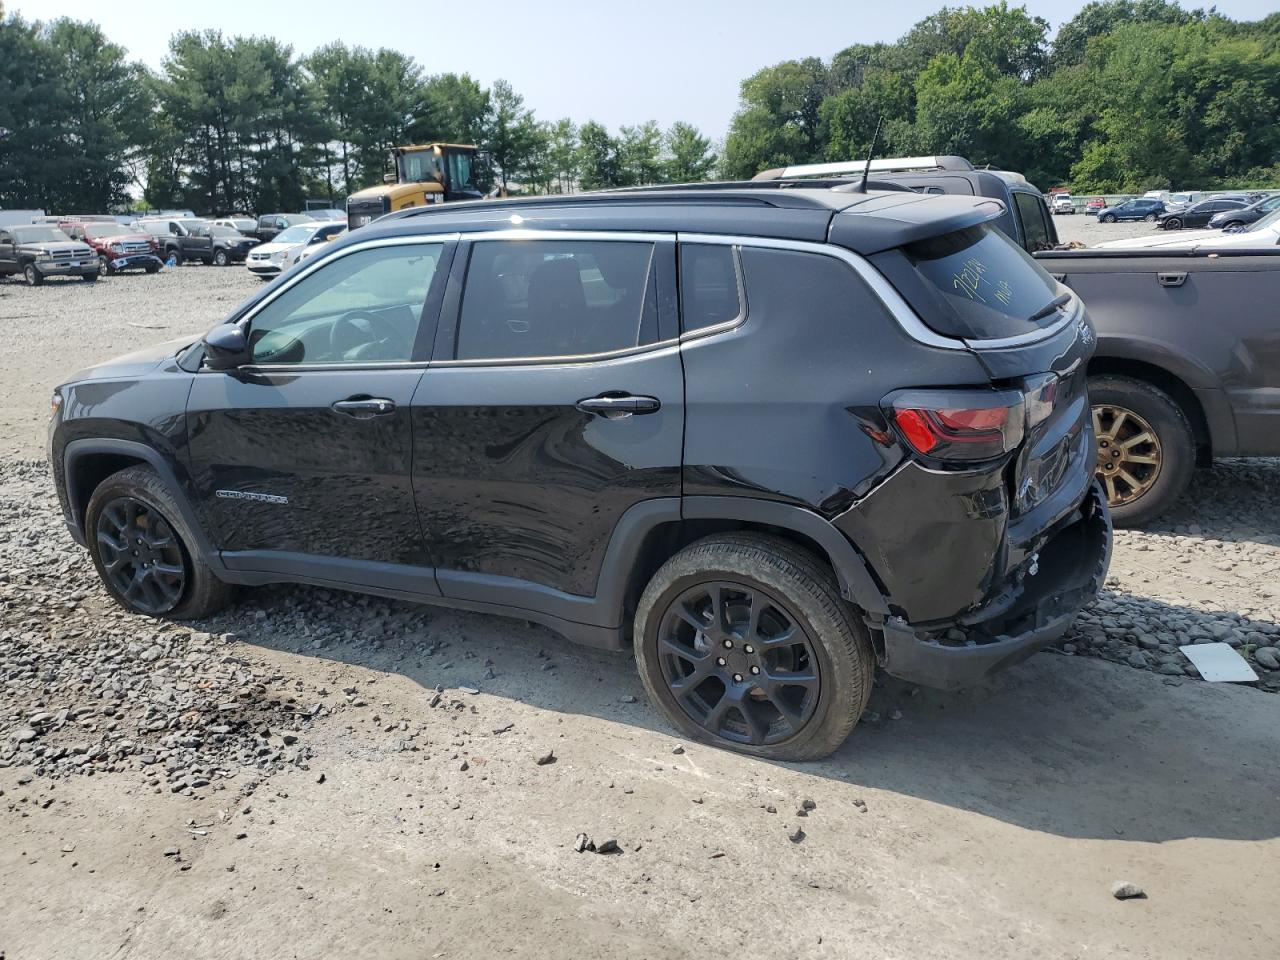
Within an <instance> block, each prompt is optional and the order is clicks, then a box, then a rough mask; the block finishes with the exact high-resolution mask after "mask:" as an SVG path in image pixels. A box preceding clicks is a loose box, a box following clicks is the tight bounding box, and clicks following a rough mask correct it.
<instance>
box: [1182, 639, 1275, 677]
mask: <svg viewBox="0 0 1280 960" xmlns="http://www.w3.org/2000/svg"><path fill="white" fill-rule="evenodd" d="M1178 649H1179V650H1181V651H1182V652H1183V653H1185V654H1186V655H1187V659H1188V660H1190V661H1191V662H1192V663H1193V664H1195V667H1196V669H1197V670H1199V671H1200V676H1202V677H1204V678H1205V679H1206V680H1215V681H1224V680H1225V681H1235V682H1241V681H1246V682H1247V681H1250V680H1257V679H1258V675H1257V674H1256V673H1254V672H1253V667H1251V666H1249V661H1248V660H1246V659H1245V658H1244V657H1242V656H1240V654H1238V653H1237V652H1236V651H1235V648H1234V647H1232V646H1231V644H1229V643H1192V644H1188V645H1187V646H1185V647H1179V648H1178Z"/></svg>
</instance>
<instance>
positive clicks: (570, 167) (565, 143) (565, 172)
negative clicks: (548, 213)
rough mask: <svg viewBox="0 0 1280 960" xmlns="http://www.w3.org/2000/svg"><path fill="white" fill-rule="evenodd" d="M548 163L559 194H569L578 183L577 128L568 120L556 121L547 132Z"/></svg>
mask: <svg viewBox="0 0 1280 960" xmlns="http://www.w3.org/2000/svg"><path fill="white" fill-rule="evenodd" d="M548 135H549V138H550V144H549V151H548V157H547V160H548V163H549V164H550V167H551V175H552V177H553V178H554V180H555V185H556V190H557V191H558V192H559V193H569V192H571V191H572V190H573V189H574V188H575V187H576V186H577V183H578V176H579V167H578V128H577V126H575V125H574V122H573V121H572V120H570V119H569V118H567V117H566V118H564V119H562V120H557V121H556V122H555V123H553V124H551V127H550V129H549V131H548Z"/></svg>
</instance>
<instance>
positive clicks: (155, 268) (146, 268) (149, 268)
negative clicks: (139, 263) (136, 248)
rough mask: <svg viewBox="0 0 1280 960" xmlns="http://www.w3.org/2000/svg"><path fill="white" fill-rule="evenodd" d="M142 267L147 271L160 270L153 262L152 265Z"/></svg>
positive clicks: (157, 271)
mask: <svg viewBox="0 0 1280 960" xmlns="http://www.w3.org/2000/svg"><path fill="white" fill-rule="evenodd" d="M143 269H145V270H146V271H147V273H159V272H160V268H159V267H157V266H155V265H154V264H153V265H152V266H149V267H144V268H143Z"/></svg>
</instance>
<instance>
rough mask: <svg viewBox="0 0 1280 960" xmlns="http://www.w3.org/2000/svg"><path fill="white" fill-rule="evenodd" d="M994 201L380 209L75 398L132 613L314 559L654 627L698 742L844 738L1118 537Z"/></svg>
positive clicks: (1022, 651) (80, 476)
mask: <svg viewBox="0 0 1280 960" xmlns="http://www.w3.org/2000/svg"><path fill="white" fill-rule="evenodd" d="M1002 212H1003V208H1002V206H1001V205H1000V204H999V203H996V202H994V201H991V200H984V199H981V198H960V197H945V196H943V197H929V196H922V195H919V194H915V193H910V192H906V191H892V192H890V191H882V192H874V191H873V192H871V193H860V192H854V191H853V190H850V189H849V188H848V187H847V186H845V187H838V188H835V189H804V188H793V187H790V186H789V187H788V188H787V189H777V188H776V187H774V188H762V187H760V186H759V185H756V186H754V187H753V186H745V185H744V186H742V187H740V188H725V187H723V186H722V187H719V188H715V189H707V190H691V189H685V190H679V191H676V190H652V191H648V192H630V193H613V194H609V193H603V194H595V195H585V196H581V197H574V198H563V197H554V198H537V199H527V200H518V201H495V202H475V203H457V204H448V205H443V206H440V207H428V208H421V209H417V210H411V211H404V212H402V213H399V214H392V215H390V216H388V217H384V218H383V219H381V220H379V221H378V222H377V223H375V224H372V225H370V226H367V227H365V228H363V229H361V230H359V231H357V232H355V233H353V234H351V235H349V236H346V237H343V238H342V239H339V240H337V241H334V243H333V245H332V248H331V249H328V250H326V251H325V252H324V253H322V254H320V255H318V256H316V257H315V258H314V259H313V260H311V261H308V262H307V263H305V264H303V265H301V266H300V267H299V268H297V269H296V270H293V271H291V272H289V273H287V274H285V275H284V276H283V277H282V278H281V279H280V280H277V281H276V282H274V283H272V284H271V285H270V286H268V287H266V288H265V289H264V290H263V291H262V292H261V293H259V294H258V295H257V296H255V297H252V298H251V299H250V300H248V301H247V302H246V303H244V304H243V305H242V306H241V307H239V308H238V309H237V310H235V311H234V312H233V313H232V314H231V315H230V316H229V317H228V319H227V321H226V322H225V323H224V324H222V325H220V326H218V327H215V328H214V329H213V330H212V331H210V332H209V333H208V334H207V335H206V336H205V337H204V339H203V340H201V341H198V342H195V343H191V342H184V343H171V344H168V345H166V346H163V347H158V348H155V349H153V350H149V351H144V352H140V353H136V354H133V355H131V356H128V357H124V358H122V359H120V360H117V361H114V362H111V363H107V364H104V365H102V366H99V367H95V368H93V369H91V370H89V371H86V372H84V373H82V374H81V375H79V376H78V377H76V378H74V379H73V380H71V381H69V382H68V383H66V384H65V385H63V386H62V387H60V388H59V389H58V391H57V392H56V394H55V396H54V400H53V402H54V407H55V411H56V412H55V415H54V420H53V424H52V427H51V462H52V464H53V472H54V479H55V482H56V485H57V490H58V495H59V497H60V498H61V502H62V506H63V509H64V510H65V513H66V519H67V524H68V526H69V528H70V530H71V532H72V535H73V536H74V537H75V538H76V539H77V540H78V541H80V542H81V543H84V544H87V545H88V548H89V550H90V552H91V553H92V555H93V559H94V562H95V564H96V565H97V568H98V571H99V573H100V575H101V577H102V579H103V581H104V582H105V584H106V587H107V589H108V591H109V592H110V593H111V594H112V595H113V596H114V597H115V598H116V599H117V600H118V601H119V602H120V603H121V604H123V605H124V606H126V607H128V608H130V609H132V610H136V611H139V612H142V613H146V614H151V615H155V616H167V617H175V618H190V617H203V616H207V615H209V614H211V613H213V612H214V611H215V610H217V609H218V608H219V607H221V606H222V605H223V604H225V603H226V602H227V601H228V599H229V598H230V596H231V590H232V585H233V584H262V583H270V582H282V581H292V582H300V583H309V584H318V585H323V586H326V587H338V588H342V589H349V590H355V591H363V592H368V593H374V594H379V595H382V596H387V597H395V598H402V599H406V600H418V601H425V602H428V603H440V604H445V605H448V606H453V607H460V608H463V609H468V610H481V611H487V612H491V613H499V614H506V615H510V616H515V617H520V618H523V619H529V620H534V621H538V622H541V623H544V624H547V625H549V626H551V627H553V628H554V629H556V630H558V631H560V632H562V633H564V634H566V635H567V636H569V637H571V638H573V639H574V640H578V641H581V642H583V643H587V644H591V645H594V646H598V647H604V648H608V649H613V650H619V649H623V648H624V647H625V646H627V645H628V644H629V645H631V646H632V647H633V648H634V652H635V658H636V661H637V663H638V665H639V669H640V673H641V676H642V678H643V681H644V684H645V686H646V688H647V689H648V691H649V693H650V695H651V696H652V698H653V702H654V703H655V704H657V705H658V706H659V708H660V709H661V710H662V711H663V712H664V713H665V714H666V716H667V717H668V718H669V719H670V720H671V721H672V722H673V723H674V724H675V725H676V726H678V727H680V728H681V729H682V730H683V731H684V732H685V733H686V734H688V735H690V736H692V737H698V738H702V739H704V740H707V741H709V742H714V743H718V744H724V745H730V746H733V747H735V748H738V749H741V750H744V751H746V752H749V753H753V754H756V755H759V756H766V757H774V758H789V759H800V758H807V757H817V756H821V755H824V754H826V753H828V752H830V751H831V750H833V749H835V748H836V747H837V746H838V745H839V744H840V743H841V741H843V740H844V738H845V736H846V735H847V734H848V733H849V731H850V729H851V728H852V727H853V725H854V723H855V722H856V720H857V718H858V716H859V714H860V713H861V711H862V710H863V708H864V706H865V705H866V703H867V698H868V696H869V695H870V691H871V679H872V673H873V670H874V668H875V666H876V665H877V664H879V665H880V666H881V667H882V668H883V669H884V670H886V671H887V672H888V673H890V674H893V675H895V676H899V677H903V678H907V679H909V680H912V681H917V682H920V683H925V684H932V685H937V686H942V687H954V686H959V685H963V684H967V683H972V682H974V681H976V680H978V679H980V678H981V677H983V676H984V675H986V674H987V673H989V672H991V671H993V670H995V669H998V668H1000V667H1004V666H1006V665H1008V664H1011V663H1014V662H1016V661H1018V660H1021V659H1022V658H1024V657H1026V656H1028V655H1030V654H1031V653H1032V652H1033V651H1035V650H1037V649H1039V648H1041V647H1043V646H1045V645H1046V644H1048V643H1050V642H1052V641H1053V640H1055V639H1056V638H1058V637H1059V636H1061V635H1062V633H1063V632H1064V631H1065V629H1066V627H1067V626H1068V624H1069V623H1070V621H1071V620H1072V618H1073V617H1074V615H1075V613H1076V611H1077V610H1078V609H1079V608H1080V607H1081V606H1082V605H1084V604H1086V603H1088V602H1089V601H1091V600H1092V599H1093V597H1094V596H1095V594H1096V593H1097V591H1098V589H1099V587H1100V584H1101V582H1102V579H1103V577H1104V575H1105V571H1106V568H1107V564H1108V561H1109V557H1110V543H1111V527H1110V519H1109V515H1108V513H1107V509H1106V505H1105V501H1104V498H1103V497H1102V496H1101V495H1100V492H1099V490H1098V488H1097V486H1096V485H1095V484H1094V482H1093V468H1094V446H1093V435H1092V427H1091V421H1090V416H1089V404H1088V400H1087V397H1086V393H1085V376H1084V373H1085V366H1086V364H1087V362H1088V359H1089V356H1090V354H1091V352H1092V350H1093V344H1094V331H1093V328H1092V326H1091V325H1090V322H1089V320H1088V319H1087V317H1086V316H1085V313H1084V310H1083V308H1082V306H1081V304H1080V301H1079V300H1078V299H1077V298H1076V297H1075V296H1074V294H1072V293H1071V292H1070V291H1069V290H1068V289H1067V288H1066V287H1063V286H1061V285H1060V284H1058V283H1057V282H1055V281H1054V280H1053V279H1052V278H1050V277H1049V275H1048V274H1046V273H1045V272H1044V271H1043V270H1042V269H1041V268H1040V267H1039V266H1038V265H1037V264H1036V263H1035V261H1034V260H1032V259H1031V257H1030V256H1028V255H1027V254H1026V253H1025V252H1024V251H1023V250H1022V249H1021V248H1019V247H1018V246H1017V245H1016V244H1015V243H1014V242H1013V241H1012V240H1010V239H1009V238H1008V237H1006V236H1005V235H1004V234H1003V233H1001V232H999V231H998V230H996V229H994V228H993V227H992V226H991V225H990V221H991V220H992V219H993V218H996V217H998V216H1000V215H1001V213H1002Z"/></svg>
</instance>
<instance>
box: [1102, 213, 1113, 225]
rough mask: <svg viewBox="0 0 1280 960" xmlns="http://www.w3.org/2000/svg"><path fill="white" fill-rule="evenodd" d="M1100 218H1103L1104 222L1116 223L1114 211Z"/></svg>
mask: <svg viewBox="0 0 1280 960" xmlns="http://www.w3.org/2000/svg"><path fill="white" fill-rule="evenodd" d="M1098 219H1099V220H1101V221H1102V222H1103V223H1115V222H1116V215H1115V214H1114V213H1106V214H1103V215H1102V216H1100V217H1099V218H1098Z"/></svg>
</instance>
